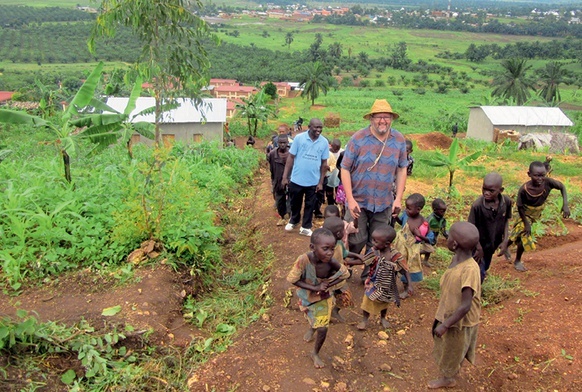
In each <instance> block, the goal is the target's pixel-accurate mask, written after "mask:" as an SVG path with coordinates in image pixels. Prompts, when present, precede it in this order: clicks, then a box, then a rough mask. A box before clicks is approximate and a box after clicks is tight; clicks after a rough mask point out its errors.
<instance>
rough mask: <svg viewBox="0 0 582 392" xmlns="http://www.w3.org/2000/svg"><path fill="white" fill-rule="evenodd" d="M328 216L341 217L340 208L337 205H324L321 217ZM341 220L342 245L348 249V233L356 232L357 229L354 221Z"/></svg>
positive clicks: (325, 217)
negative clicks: (342, 228)
mask: <svg viewBox="0 0 582 392" xmlns="http://www.w3.org/2000/svg"><path fill="white" fill-rule="evenodd" d="M330 216H337V217H338V218H341V210H340V209H339V206H338V205H329V206H327V207H325V209H324V210H323V218H324V219H327V218H329V217H330ZM342 222H344V236H343V237H342V242H343V244H344V247H345V248H346V249H350V246H349V243H348V238H349V237H348V236H349V235H350V234H355V233H357V232H358V229H357V228H356V226H355V225H354V222H353V221H352V222H346V221H345V220H343V219H342Z"/></svg>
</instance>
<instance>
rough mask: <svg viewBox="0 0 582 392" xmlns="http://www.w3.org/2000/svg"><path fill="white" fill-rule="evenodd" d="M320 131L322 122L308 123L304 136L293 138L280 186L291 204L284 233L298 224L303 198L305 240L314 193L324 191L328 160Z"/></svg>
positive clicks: (326, 147)
mask: <svg viewBox="0 0 582 392" xmlns="http://www.w3.org/2000/svg"><path fill="white" fill-rule="evenodd" d="M322 130H323V124H322V122H321V120H319V119H317V118H312V119H311V121H309V128H308V130H307V132H303V133H300V134H298V135H297V136H295V139H293V144H292V145H291V149H290V150H289V157H288V158H287V163H286V164H285V172H284V173H283V186H285V185H288V189H289V198H290V200H291V218H290V219H289V223H287V225H286V226H285V230H286V231H292V230H293V229H294V228H295V225H297V224H298V223H299V221H300V220H301V206H302V205H303V199H304V198H305V206H304V208H303V221H302V224H301V228H300V229H299V234H301V235H305V236H308V237H311V234H312V231H311V226H312V221H313V209H314V207H315V202H316V194H315V193H316V192H317V191H319V190H322V189H323V179H324V178H325V173H326V172H327V158H328V157H329V142H328V141H327V139H326V138H325V137H323V136H321V132H322ZM289 173H291V176H289Z"/></svg>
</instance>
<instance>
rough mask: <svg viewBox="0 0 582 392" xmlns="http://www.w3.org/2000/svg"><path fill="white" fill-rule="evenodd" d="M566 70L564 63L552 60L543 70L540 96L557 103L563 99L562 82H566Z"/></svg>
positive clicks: (550, 102)
mask: <svg viewBox="0 0 582 392" xmlns="http://www.w3.org/2000/svg"><path fill="white" fill-rule="evenodd" d="M565 76H566V75H565V71H564V69H563V68H562V64H560V63H558V62H555V61H550V62H549V63H547V64H546V68H544V69H542V70H541V78H540V82H541V84H542V89H541V91H540V96H541V97H542V98H543V99H544V100H545V101H546V102H547V103H549V104H556V103H558V102H560V101H561V100H562V97H561V96H560V90H559V87H560V83H564V82H565Z"/></svg>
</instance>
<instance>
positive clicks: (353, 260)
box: [323, 206, 364, 323]
mask: <svg viewBox="0 0 582 392" xmlns="http://www.w3.org/2000/svg"><path fill="white" fill-rule="evenodd" d="M328 207H331V206H328ZM336 208H337V207H336ZM323 227H324V228H326V229H328V230H329V231H331V232H332V233H333V235H334V236H335V239H336V245H335V252H334V253H333V258H334V259H335V260H337V261H339V263H340V264H343V265H345V266H346V267H347V268H348V271H349V276H351V270H350V268H351V267H352V266H353V265H362V264H364V259H363V257H362V255H360V254H358V253H354V252H350V251H348V248H347V246H345V243H344V242H343V238H344V234H345V228H344V220H343V219H341V218H340V217H339V216H330V217H327V218H326V219H325V221H324V222H323ZM329 290H330V291H331V290H333V292H334V295H335V299H336V304H335V307H334V308H333V310H332V312H331V317H332V318H333V319H336V320H337V321H339V322H340V323H343V322H345V320H344V318H343V317H342V316H341V315H340V313H339V311H340V309H342V308H350V307H352V306H354V303H353V300H352V298H353V297H352V293H351V291H350V290H349V288H348V285H347V282H346V281H345V280H343V281H341V282H340V283H338V284H337V285H336V286H334V287H330V288H329Z"/></svg>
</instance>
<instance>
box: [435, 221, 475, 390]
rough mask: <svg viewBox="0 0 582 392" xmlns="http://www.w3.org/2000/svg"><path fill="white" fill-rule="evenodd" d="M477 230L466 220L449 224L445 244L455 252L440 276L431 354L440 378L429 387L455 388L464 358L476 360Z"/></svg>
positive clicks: (470, 360) (473, 361)
mask: <svg viewBox="0 0 582 392" xmlns="http://www.w3.org/2000/svg"><path fill="white" fill-rule="evenodd" d="M478 243H479V231H478V230H477V228H476V227H475V226H474V225H473V224H471V223H469V222H457V223H455V224H453V225H452V226H451V231H450V232H449V238H448V239H447V247H448V248H449V250H450V251H452V252H454V253H455V254H454V255H453V260H452V261H451V264H450V265H449V268H448V269H447V270H446V271H445V273H444V274H443V276H442V277H441V281H440V287H441V298H440V300H439V306H438V308H437V312H436V316H435V321H434V323H433V326H432V335H433V340H434V349H433V356H434V358H435V360H436V363H437V366H438V368H439V371H440V373H441V378H439V379H436V380H432V381H430V382H429V383H428V387H429V388H431V389H437V388H450V387H454V386H455V385H456V384H457V382H456V380H455V376H456V375H457V373H458V372H459V369H460V368H461V363H462V362H463V359H465V358H466V359H467V360H468V361H469V362H471V363H475V348H476V345H477V330H478V328H479V317H480V314H481V279H480V274H479V266H478V265H477V263H476V262H475V260H474V259H473V250H474V249H475V247H476V246H477V244H478Z"/></svg>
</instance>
